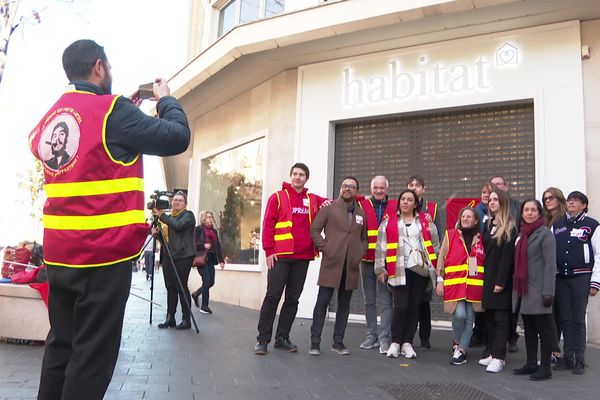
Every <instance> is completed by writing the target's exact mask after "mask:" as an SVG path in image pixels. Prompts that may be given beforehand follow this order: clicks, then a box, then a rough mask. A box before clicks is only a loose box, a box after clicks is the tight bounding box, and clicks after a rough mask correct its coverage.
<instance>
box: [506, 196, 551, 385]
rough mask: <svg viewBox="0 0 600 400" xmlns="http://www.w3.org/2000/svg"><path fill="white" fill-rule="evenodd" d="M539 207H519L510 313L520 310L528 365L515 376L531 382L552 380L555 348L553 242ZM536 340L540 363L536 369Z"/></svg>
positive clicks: (532, 202) (537, 204) (530, 204)
mask: <svg viewBox="0 0 600 400" xmlns="http://www.w3.org/2000/svg"><path fill="white" fill-rule="evenodd" d="M544 222H545V221H544V216H543V213H542V205H541V204H540V202H539V201H537V200H535V199H529V200H526V201H525V202H523V204H521V221H520V229H519V236H518V237H517V240H516V245H515V274H514V285H513V310H519V309H520V310H521V315H522V316H523V326H524V328H525V348H526V351H527V362H526V363H525V365H524V366H522V367H521V368H518V369H515V370H514V374H515V375H529V376H530V377H529V378H530V379H531V380H544V379H549V378H551V377H552V370H551V368H550V360H551V355H552V348H553V346H555V345H556V336H555V335H556V333H555V327H554V326H553V324H554V319H553V315H552V304H553V303H554V288H555V285H556V241H555V240H554V235H553V234H552V232H551V231H550V229H548V227H546V226H545V225H544ZM538 338H539V344H540V348H541V350H540V355H541V361H540V365H539V366H538V360H537V354H538Z"/></svg>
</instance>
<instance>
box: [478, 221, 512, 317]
mask: <svg viewBox="0 0 600 400" xmlns="http://www.w3.org/2000/svg"><path fill="white" fill-rule="evenodd" d="M494 227H495V225H493V224H491V223H490V224H488V226H487V227H486V229H485V231H483V245H484V247H485V263H484V268H485V271H484V278H483V301H482V305H483V308H485V309H491V310H510V309H511V308H512V286H513V273H514V269H515V257H514V255H515V239H516V237H517V231H516V229H514V230H513V231H512V232H511V237H510V240H508V241H505V240H503V241H502V242H501V243H500V245H498V244H497V242H496V239H495V238H492V234H491V231H492V229H493V228H494ZM496 285H498V286H502V287H503V288H504V290H502V291H501V292H500V293H494V286H496Z"/></svg>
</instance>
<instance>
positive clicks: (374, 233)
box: [367, 229, 378, 236]
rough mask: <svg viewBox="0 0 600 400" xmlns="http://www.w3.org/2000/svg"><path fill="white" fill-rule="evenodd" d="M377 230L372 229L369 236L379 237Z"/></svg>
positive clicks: (368, 232) (368, 233)
mask: <svg viewBox="0 0 600 400" xmlns="http://www.w3.org/2000/svg"><path fill="white" fill-rule="evenodd" d="M377 232H378V230H377V229H370V230H368V231H367V236H377Z"/></svg>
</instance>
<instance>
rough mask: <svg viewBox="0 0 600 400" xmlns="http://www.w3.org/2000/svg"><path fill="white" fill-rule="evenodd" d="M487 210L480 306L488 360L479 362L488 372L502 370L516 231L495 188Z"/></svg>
mask: <svg viewBox="0 0 600 400" xmlns="http://www.w3.org/2000/svg"><path fill="white" fill-rule="evenodd" d="M488 209H489V212H490V215H491V219H490V220H489V221H488V223H487V224H486V229H485V230H484V231H483V244H484V246H485V263H484V267H485V272H484V279H483V299H482V305H483V308H485V331H486V335H487V346H488V347H489V349H490V353H491V354H490V355H489V356H488V357H485V358H482V359H481V360H479V364H480V365H483V366H485V367H486V371H487V372H494V373H496V372H500V371H502V369H504V359H505V358H506V343H507V341H508V336H509V331H510V315H511V312H512V276H513V269H514V252H515V238H516V236H517V229H516V227H515V220H514V218H513V217H512V214H511V212H510V199H509V197H508V194H507V193H506V192H505V191H503V190H501V189H498V187H496V186H494V187H493V188H492V192H491V193H490V200H489V203H488Z"/></svg>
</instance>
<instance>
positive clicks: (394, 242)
mask: <svg viewBox="0 0 600 400" xmlns="http://www.w3.org/2000/svg"><path fill="white" fill-rule="evenodd" d="M387 218H388V223H387V226H386V227H385V234H386V238H387V249H386V255H385V262H386V270H387V273H388V276H389V277H390V278H393V277H395V276H396V261H397V260H398V240H399V238H400V235H399V232H398V213H397V212H395V213H391V214H388V215H387ZM419 220H420V222H421V238H422V239H423V245H424V247H425V249H426V250H427V254H428V255H429V259H430V260H432V256H431V254H430V251H431V252H432V254H433V256H434V258H433V259H434V260H435V264H433V265H434V266H436V265H437V255H436V254H435V250H434V248H433V244H432V243H431V230H430V228H429V221H427V220H426V219H425V214H424V213H419ZM432 262H433V260H432Z"/></svg>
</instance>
